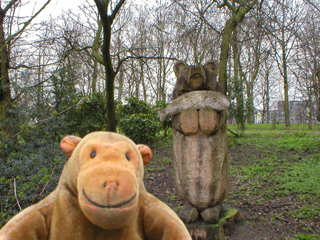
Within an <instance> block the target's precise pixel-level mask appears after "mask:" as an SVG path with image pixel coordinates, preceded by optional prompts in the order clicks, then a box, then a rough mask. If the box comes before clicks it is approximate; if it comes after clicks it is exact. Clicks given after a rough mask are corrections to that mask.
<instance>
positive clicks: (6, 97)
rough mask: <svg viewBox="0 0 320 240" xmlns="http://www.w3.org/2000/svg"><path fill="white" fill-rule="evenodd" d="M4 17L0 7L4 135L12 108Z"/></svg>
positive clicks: (0, 95) (0, 98) (0, 114)
mask: <svg viewBox="0 0 320 240" xmlns="http://www.w3.org/2000/svg"><path fill="white" fill-rule="evenodd" d="M4 18H5V12H4V11H3V10H2V9H0V123H1V125H2V126H1V128H0V130H3V131H4V132H5V135H7V134H8V132H9V128H10V127H9V126H7V124H5V122H6V120H7V118H8V117H9V112H10V109H11V108H12V103H11V102H12V97H11V89H10V79H9V60H10V59H9V56H10V55H9V53H8V46H7V44H6V38H5V35H4V29H3V27H4V26H3V24H4Z"/></svg>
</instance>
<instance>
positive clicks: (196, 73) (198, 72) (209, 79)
mask: <svg viewBox="0 0 320 240" xmlns="http://www.w3.org/2000/svg"><path fill="white" fill-rule="evenodd" d="M173 70H174V73H175V75H176V77H177V81H176V85H175V88H174V90H173V99H175V98H177V97H179V96H180V95H182V94H184V93H186V92H190V91H196V90H211V91H221V90H222V88H221V86H220V84H219V83H217V82H216V77H217V75H218V70H219V67H218V63H217V62H216V61H213V60H212V61H208V62H206V64H204V65H203V66H201V65H192V66H188V65H187V64H186V63H184V62H181V61H180V62H177V63H176V64H175V65H174V66H173Z"/></svg>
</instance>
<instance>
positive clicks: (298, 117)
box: [256, 100, 317, 124]
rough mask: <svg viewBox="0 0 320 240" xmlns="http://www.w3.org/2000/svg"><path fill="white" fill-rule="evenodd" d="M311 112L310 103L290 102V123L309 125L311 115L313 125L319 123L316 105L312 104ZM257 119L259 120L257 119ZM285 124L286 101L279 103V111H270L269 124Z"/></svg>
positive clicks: (305, 101) (304, 101)
mask: <svg viewBox="0 0 320 240" xmlns="http://www.w3.org/2000/svg"><path fill="white" fill-rule="evenodd" d="M311 106H312V107H311V112H310V107H309V102H308V101H307V100H303V101H289V115H290V123H297V124H301V123H304V124H307V123H308V122H309V116H310V114H311V121H312V123H317V120H316V117H315V115H316V110H315V104H311ZM266 115H267V114H265V116H264V122H265V123H268V122H267V119H266V118H267V116H266ZM256 119H257V118H256ZM273 122H277V123H285V121H284V101H278V102H277V109H274V110H270V112H269V123H273Z"/></svg>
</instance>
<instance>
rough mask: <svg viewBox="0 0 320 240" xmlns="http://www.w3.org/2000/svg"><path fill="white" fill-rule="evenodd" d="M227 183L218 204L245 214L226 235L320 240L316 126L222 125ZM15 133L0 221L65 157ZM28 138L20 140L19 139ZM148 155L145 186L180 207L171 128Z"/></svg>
mask: <svg viewBox="0 0 320 240" xmlns="http://www.w3.org/2000/svg"><path fill="white" fill-rule="evenodd" d="M228 128H229V129H230V130H231V131H233V132H234V133H236V134H237V135H238V136H239V137H236V136H235V135H234V134H231V133H228V147H229V150H228V159H229V161H230V173H231V184H230V190H229V194H228V196H227V198H226V199H225V203H226V204H228V205H229V206H231V207H234V208H237V209H239V210H240V211H241V212H242V213H243V214H244V215H245V217H246V220H244V221H241V222H238V223H236V224H235V225H234V226H233V227H232V228H231V231H230V232H229V233H230V234H229V237H228V238H227V239H230V240H262V239H282V240H319V239H320V134H319V133H320V125H314V126H313V130H308V126H306V125H292V126H291V127H290V128H289V129H288V128H285V127H284V126H283V125H266V124H259V125H247V126H246V130H245V131H244V132H241V131H237V128H236V126H234V125H228ZM30 136H31V137H29V138H26V137H25V136H24V137H23V138H19V139H18V140H19V145H18V148H17V149H16V151H12V150H11V149H10V148H8V147H7V148H4V147H3V146H2V151H6V152H7V157H6V158H3V159H0V160H1V163H2V164H0V227H1V226H3V224H5V222H7V221H8V220H9V219H10V218H11V217H12V216H13V215H15V214H16V213H17V212H19V211H20V208H21V209H24V208H26V207H28V206H30V205H31V204H34V203H36V202H38V201H39V200H41V199H43V198H44V197H45V196H47V195H48V194H49V193H50V192H51V191H52V190H53V189H54V188H55V187H56V185H57V182H58V180H59V177H60V174H61V171H62V167H63V165H64V163H65V161H66V160H67V159H66V157H64V156H63V155H62V154H61V152H60V150H59V142H58V141H54V142H50V143H48V142H47V140H46V139H44V138H42V137H41V136H40V135H39V134H38V135H37V132H32V134H30ZM26 139H27V140H26ZM150 146H151V147H152V149H153V153H154V158H153V160H152V161H151V163H150V164H149V165H148V166H147V167H146V169H145V173H146V174H145V179H144V181H145V185H146V188H147V190H148V191H149V192H151V193H152V194H154V195H155V196H157V197H158V198H159V199H161V200H162V201H164V202H165V203H167V204H168V205H169V206H170V207H171V208H172V209H174V210H175V211H178V210H179V209H180V208H181V201H180V200H179V198H178V196H177V194H176V192H175V190H174V184H173V178H172V176H173V169H172V155H173V154H172V133H169V134H168V136H166V137H164V136H158V138H157V139H156V140H155V142H153V143H152V144H150Z"/></svg>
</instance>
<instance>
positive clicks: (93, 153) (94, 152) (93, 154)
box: [90, 150, 97, 158]
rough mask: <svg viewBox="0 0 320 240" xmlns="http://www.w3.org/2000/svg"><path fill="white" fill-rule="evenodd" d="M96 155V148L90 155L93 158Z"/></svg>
mask: <svg viewBox="0 0 320 240" xmlns="http://www.w3.org/2000/svg"><path fill="white" fill-rule="evenodd" d="M95 156H97V152H96V151H95V150H93V151H92V152H91V153H90V157H91V158H94V157H95Z"/></svg>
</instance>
